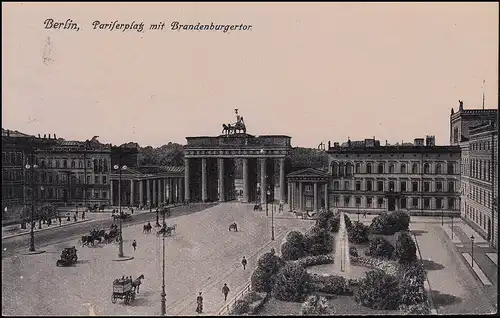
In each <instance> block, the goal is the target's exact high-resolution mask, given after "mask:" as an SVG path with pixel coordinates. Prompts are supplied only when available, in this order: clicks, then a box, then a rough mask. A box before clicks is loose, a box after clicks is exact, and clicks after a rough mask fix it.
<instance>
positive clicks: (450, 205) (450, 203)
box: [448, 198, 455, 210]
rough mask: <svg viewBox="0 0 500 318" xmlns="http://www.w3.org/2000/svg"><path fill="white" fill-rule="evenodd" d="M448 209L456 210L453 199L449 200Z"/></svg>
mask: <svg viewBox="0 0 500 318" xmlns="http://www.w3.org/2000/svg"><path fill="white" fill-rule="evenodd" d="M448 209H450V210H455V200H454V199H453V198H448Z"/></svg>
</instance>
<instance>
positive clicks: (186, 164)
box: [184, 158, 190, 201]
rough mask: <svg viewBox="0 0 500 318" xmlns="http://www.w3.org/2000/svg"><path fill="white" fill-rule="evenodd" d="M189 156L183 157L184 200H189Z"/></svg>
mask: <svg viewBox="0 0 500 318" xmlns="http://www.w3.org/2000/svg"><path fill="white" fill-rule="evenodd" d="M189 173H190V171H189V158H184V186H185V193H184V198H185V200H186V201H189V200H190V197H189V186H190V184H189Z"/></svg>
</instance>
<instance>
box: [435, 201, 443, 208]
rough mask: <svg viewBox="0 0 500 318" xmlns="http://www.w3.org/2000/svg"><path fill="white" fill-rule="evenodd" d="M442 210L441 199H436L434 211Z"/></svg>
mask: <svg viewBox="0 0 500 318" xmlns="http://www.w3.org/2000/svg"><path fill="white" fill-rule="evenodd" d="M442 208H444V206H443V199H441V198H436V209H442Z"/></svg>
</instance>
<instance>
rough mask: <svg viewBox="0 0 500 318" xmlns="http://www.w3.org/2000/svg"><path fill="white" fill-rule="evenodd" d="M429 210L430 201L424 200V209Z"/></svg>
mask: <svg viewBox="0 0 500 318" xmlns="http://www.w3.org/2000/svg"><path fill="white" fill-rule="evenodd" d="M430 208H431V199H429V198H424V209H430Z"/></svg>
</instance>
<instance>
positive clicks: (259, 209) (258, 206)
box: [253, 204, 262, 211]
mask: <svg viewBox="0 0 500 318" xmlns="http://www.w3.org/2000/svg"><path fill="white" fill-rule="evenodd" d="M253 210H254V211H262V206H261V205H260V204H255V205H254V206H253Z"/></svg>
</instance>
